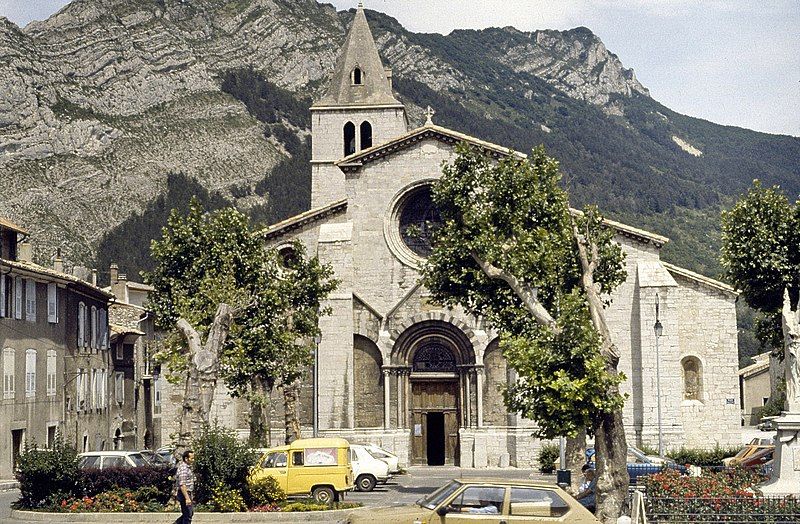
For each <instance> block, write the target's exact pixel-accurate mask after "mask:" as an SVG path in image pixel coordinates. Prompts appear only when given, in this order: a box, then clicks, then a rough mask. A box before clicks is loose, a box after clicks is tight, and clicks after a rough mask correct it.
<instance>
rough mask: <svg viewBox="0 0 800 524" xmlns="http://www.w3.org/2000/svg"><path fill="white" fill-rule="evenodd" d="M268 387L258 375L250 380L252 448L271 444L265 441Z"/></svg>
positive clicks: (267, 420)
mask: <svg viewBox="0 0 800 524" xmlns="http://www.w3.org/2000/svg"><path fill="white" fill-rule="evenodd" d="M269 389H270V388H268V387H267V384H266V383H265V381H264V380H262V379H261V378H259V377H253V378H252V379H251V381H250V390H251V391H250V446H251V447H254V448H263V447H270V446H271V445H272V444H271V443H270V442H269V441H267V425H268V423H269Z"/></svg>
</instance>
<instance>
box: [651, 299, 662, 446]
mask: <svg viewBox="0 0 800 524" xmlns="http://www.w3.org/2000/svg"><path fill="white" fill-rule="evenodd" d="M653 331H654V332H655V335H656V409H657V414H658V456H659V457H663V456H664V441H663V437H662V433H661V359H660V357H659V354H658V339H659V338H660V337H661V335H662V334H663V333H664V326H662V325H661V321H660V320H659V319H658V293H656V323H655V325H654V326H653Z"/></svg>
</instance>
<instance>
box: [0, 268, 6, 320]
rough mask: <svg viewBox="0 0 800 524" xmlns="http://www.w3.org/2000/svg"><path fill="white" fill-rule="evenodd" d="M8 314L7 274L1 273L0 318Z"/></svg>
mask: <svg viewBox="0 0 800 524" xmlns="http://www.w3.org/2000/svg"><path fill="white" fill-rule="evenodd" d="M5 316H6V276H5V275H0V318H4V317H5Z"/></svg>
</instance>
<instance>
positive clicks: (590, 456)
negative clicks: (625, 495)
mask: <svg viewBox="0 0 800 524" xmlns="http://www.w3.org/2000/svg"><path fill="white" fill-rule="evenodd" d="M586 462H587V463H588V464H591V465H593V466H594V448H588V449H587V450H586ZM666 468H669V469H674V470H676V471H679V472H680V473H681V474H686V473H687V470H686V467H685V466H681V465H679V464H676V463H675V461H674V460H672V459H669V458H666V457H658V456H655V455H647V454H646V453H645V452H644V451H642V450H640V449H639V448H635V447H633V446H628V476H629V477H630V479H631V480H630V483H631V484H636V483H637V481H638V479H639V477H644V476H647V475H652V474H653V473H658V472H659V471H661V470H663V469H666Z"/></svg>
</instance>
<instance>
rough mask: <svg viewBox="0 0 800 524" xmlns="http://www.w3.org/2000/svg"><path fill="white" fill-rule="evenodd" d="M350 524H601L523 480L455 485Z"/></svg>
mask: <svg viewBox="0 0 800 524" xmlns="http://www.w3.org/2000/svg"><path fill="white" fill-rule="evenodd" d="M346 522H347V523H348V524H357V523H361V522H380V523H381V524H412V523H415V522H492V523H497V522H514V523H515V524H517V523H519V524H530V523H544V522H552V523H557V522H570V523H574V524H588V523H593V524H594V523H597V522H599V521H598V520H597V519H596V518H595V517H594V515H592V513H591V512H590V511H589V510H587V509H586V508H584V507H583V506H582V505H581V504H580V503H579V502H578V501H576V500H575V499H574V498H572V496H570V495H569V494H568V493H567V492H566V491H564V490H563V489H561V488H559V487H558V486H556V485H553V484H547V483H543V482H536V481H531V480H518V479H513V480H511V479H508V480H505V479H485V480H481V479H459V480H451V481H450V482H448V483H447V484H445V485H444V486H442V487H441V488H439V489H437V490H436V491H434V492H433V493H431V494H430V495H428V496H426V497H423V498H421V499H419V500H418V501H417V502H416V504H413V505H405V506H392V507H389V508H381V509H376V508H364V509H361V510H357V511H354V512H353V513H351V514H350V515H348V517H347V520H346Z"/></svg>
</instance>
